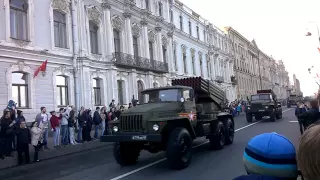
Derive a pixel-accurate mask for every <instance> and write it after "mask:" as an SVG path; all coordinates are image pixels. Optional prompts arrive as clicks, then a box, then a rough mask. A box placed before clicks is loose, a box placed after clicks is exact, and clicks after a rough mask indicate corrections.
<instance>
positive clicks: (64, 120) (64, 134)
mask: <svg viewBox="0 0 320 180" xmlns="http://www.w3.org/2000/svg"><path fill="white" fill-rule="evenodd" d="M59 111H60V116H61V144H62V145H68V144H69V133H68V132H69V128H68V119H69V111H68V110H67V109H64V108H60V110H59Z"/></svg>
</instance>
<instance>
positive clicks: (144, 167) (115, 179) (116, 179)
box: [111, 108, 291, 180]
mask: <svg viewBox="0 0 320 180" xmlns="http://www.w3.org/2000/svg"><path fill="white" fill-rule="evenodd" d="M290 110H291V108H290V109H286V110H284V111H282V113H285V112H287V111H290ZM264 120H265V119H263V120H260V121H257V122H254V123H251V124H249V125H246V126H243V127H241V128H239V129H236V130H235V132H238V131H241V130H243V129H246V128H248V127H250V126H253V125H256V124H258V123H260V122H262V121H264ZM208 142H209V141H205V142H203V143H201V144H198V145H196V146H193V147H192V148H197V147H199V146H202V145H205V144H207V143H208ZM166 159H167V158H163V159H160V160H158V161H155V162H153V163H150V164H147V165H145V166H142V167H140V168H138V169H135V170H132V171H130V172H127V173H125V174H122V175H120V176H117V177H115V178H112V179H111V180H119V179H122V178H124V177H127V176H130V175H131V174H134V173H136V172H139V171H142V170H144V169H147V168H148V167H151V166H153V165H156V164H159V163H161V162H163V161H165V160H166Z"/></svg>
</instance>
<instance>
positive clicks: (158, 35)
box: [155, 27, 163, 62]
mask: <svg viewBox="0 0 320 180" xmlns="http://www.w3.org/2000/svg"><path fill="white" fill-rule="evenodd" d="M161 30H162V28H161V27H155V31H156V40H157V41H156V43H157V45H156V52H157V53H156V54H157V61H160V62H163V54H162V36H161Z"/></svg>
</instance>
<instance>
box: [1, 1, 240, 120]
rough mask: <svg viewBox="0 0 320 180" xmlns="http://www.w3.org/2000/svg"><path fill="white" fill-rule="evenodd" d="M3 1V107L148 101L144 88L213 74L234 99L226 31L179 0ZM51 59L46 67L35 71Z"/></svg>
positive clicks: (28, 109) (29, 110) (29, 113)
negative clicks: (11, 103)
mask: <svg viewBox="0 0 320 180" xmlns="http://www.w3.org/2000/svg"><path fill="white" fill-rule="evenodd" d="M0 6H1V7H3V8H1V9H0V22H1V24H2V25H1V28H0V63H1V64H0V65H1V66H0V69H1V72H2V73H3V74H2V76H1V77H2V78H0V82H1V89H2V91H1V96H0V97H2V98H1V99H0V106H3V107H5V106H6V105H7V102H8V101H9V100H11V99H12V100H15V101H16V102H17V103H18V108H19V109H23V111H24V114H25V116H26V117H27V119H29V120H30V121H31V120H32V119H33V118H34V116H35V114H36V113H38V112H39V111H40V107H42V106H44V107H47V109H48V110H56V109H58V108H59V107H66V106H68V105H69V106H75V107H77V108H79V107H81V106H84V107H86V108H94V107H96V106H103V105H107V104H109V102H111V100H112V99H115V100H116V102H118V103H120V104H124V105H125V104H128V103H129V102H131V99H132V98H133V97H134V98H135V99H139V100H140V102H143V101H145V100H146V99H144V98H143V97H142V96H141V93H140V92H141V91H142V90H143V89H146V88H153V87H159V86H167V85H170V81H171V80H172V79H173V78H180V77H191V76H202V77H204V78H206V79H211V80H214V81H215V82H216V83H217V84H219V85H220V86H221V88H223V89H225V91H226V94H227V97H228V100H229V101H233V100H234V99H235V98H236V95H235V90H234V89H235V88H234V87H235V86H234V85H235V83H234V81H233V82H231V76H233V75H234V74H233V62H234V60H233V56H232V54H231V52H230V47H231V46H230V41H229V40H228V37H227V36H226V34H224V33H223V32H222V31H220V30H218V28H216V27H214V26H213V25H211V24H210V23H208V22H207V21H205V20H203V19H202V18H201V17H200V16H199V15H198V14H196V13H194V12H193V11H192V10H191V9H188V8H187V7H186V6H185V5H183V4H182V3H181V2H179V1H170V0H135V1H134V0H118V1H107V0H104V1H96V0H41V1H35V0H3V1H0ZM45 60H48V64H47V68H46V70H45V71H44V72H42V73H40V74H39V75H38V76H35V77H34V72H35V71H36V70H37V69H38V68H39V66H40V65H41V64H42V63H43V62H44V61H45ZM233 80H234V79H233ZM232 84H233V85H232Z"/></svg>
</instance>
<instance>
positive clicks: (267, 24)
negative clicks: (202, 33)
mask: <svg viewBox="0 0 320 180" xmlns="http://www.w3.org/2000/svg"><path fill="white" fill-rule="evenodd" d="M180 1H181V2H182V3H184V4H186V5H187V6H188V7H190V8H191V9H193V10H194V11H195V12H197V13H198V14H200V15H201V16H202V17H203V18H204V19H207V20H209V21H210V22H212V23H213V24H215V25H216V26H218V27H220V28H223V27H224V26H232V27H233V28H235V29H236V30H237V31H239V32H240V33H241V34H242V35H244V36H245V37H246V38H248V39H249V40H252V39H253V38H254V39H255V40H256V42H257V45H258V47H259V48H260V49H261V50H262V51H263V52H265V53H266V54H268V55H272V56H273V57H274V58H275V59H282V60H283V61H284V63H285V65H286V67H287V70H288V71H289V73H290V79H291V81H292V75H293V74H294V73H295V74H296V75H297V78H298V79H300V83H301V89H302V91H303V93H304V95H313V93H314V92H316V91H317V89H318V85H316V83H315V82H314V81H315V79H313V78H312V77H311V76H310V75H309V73H308V68H309V67H311V66H315V67H316V68H317V69H318V72H319V74H320V52H319V51H318V50H317V48H318V47H319V41H318V33H317V25H316V23H317V24H319V25H320V0H304V1H302V0H264V1H261V0H180ZM309 22H316V23H309ZM307 31H310V32H311V33H312V35H313V36H312V37H306V36H305V34H306V33H307Z"/></svg>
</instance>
